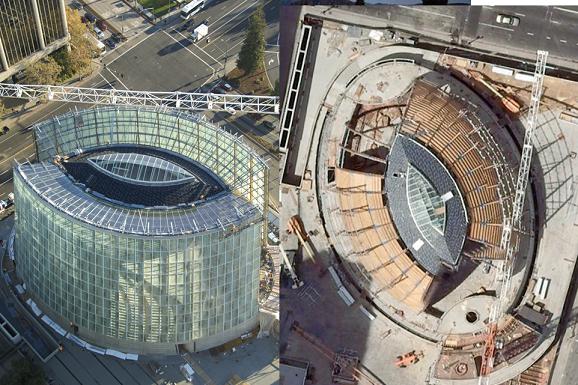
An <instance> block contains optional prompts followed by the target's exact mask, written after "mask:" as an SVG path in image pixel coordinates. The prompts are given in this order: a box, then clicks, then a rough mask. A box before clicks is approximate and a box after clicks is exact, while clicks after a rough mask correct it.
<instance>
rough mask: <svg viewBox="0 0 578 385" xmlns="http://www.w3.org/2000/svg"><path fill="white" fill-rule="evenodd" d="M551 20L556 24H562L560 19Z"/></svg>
mask: <svg viewBox="0 0 578 385" xmlns="http://www.w3.org/2000/svg"><path fill="white" fill-rule="evenodd" d="M550 21H551V22H552V23H554V24H560V22H559V21H558V20H550Z"/></svg>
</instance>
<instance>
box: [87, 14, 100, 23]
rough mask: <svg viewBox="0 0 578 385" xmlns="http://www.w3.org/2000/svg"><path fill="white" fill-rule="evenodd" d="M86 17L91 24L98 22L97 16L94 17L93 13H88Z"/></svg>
mask: <svg viewBox="0 0 578 385" xmlns="http://www.w3.org/2000/svg"><path fill="white" fill-rule="evenodd" d="M84 17H85V18H86V20H88V21H89V22H90V23H94V22H96V20H97V19H96V16H94V15H93V14H92V13H90V12H86V13H85V14H84Z"/></svg>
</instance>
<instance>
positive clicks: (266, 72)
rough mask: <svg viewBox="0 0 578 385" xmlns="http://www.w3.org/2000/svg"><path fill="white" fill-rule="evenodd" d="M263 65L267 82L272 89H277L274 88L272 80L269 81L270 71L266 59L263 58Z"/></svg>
mask: <svg viewBox="0 0 578 385" xmlns="http://www.w3.org/2000/svg"><path fill="white" fill-rule="evenodd" d="M271 60H273V59H271ZM263 64H264V65H265V69H264V71H265V76H266V77H267V82H269V86H270V87H271V89H273V88H275V87H273V83H271V79H269V74H268V72H269V71H267V63H265V58H263Z"/></svg>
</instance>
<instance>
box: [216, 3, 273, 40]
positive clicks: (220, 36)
mask: <svg viewBox="0 0 578 385" xmlns="http://www.w3.org/2000/svg"><path fill="white" fill-rule="evenodd" d="M271 1H272V0H269V1H266V2H265V3H264V4H263V7H266V6H267V5H269V3H271ZM251 6H253V4H251ZM248 9H249V7H247V8H245V10H243V12H241V13H239V14H238V15H237V16H235V17H233V18H232V19H231V20H229V21H228V22H227V23H225V24H223V25H221V26H220V27H219V28H216V29H215V30H213V31H212V32H210V33H209V36H211V34H212V33H214V32H216V31H217V30H219V29H220V28H221V27H224V26H225V25H226V24H228V23H230V22H232V21H233V20H234V19H236V18H237V17H238V16H241V15H242V14H243V13H244V12H245V11H246V10H248ZM245 21H247V18H245V19H242V20H240V21H239V22H238V23H237V24H235V25H233V26H232V27H231V28H229V29H228V30H226V31H225V32H223V34H221V35H219V36H217V37H216V38H212V37H211V42H210V43H209V44H207V45H206V46H205V48H206V47H208V46H209V45H211V44H213V43H214V42H216V41H217V40H219V39H221V38H222V37H223V36H225V35H226V34H227V33H229V31H231V30H233V29H234V28H235V27H237V26H238V25H239V24H241V23H244V22H245ZM241 32H244V31H241Z"/></svg>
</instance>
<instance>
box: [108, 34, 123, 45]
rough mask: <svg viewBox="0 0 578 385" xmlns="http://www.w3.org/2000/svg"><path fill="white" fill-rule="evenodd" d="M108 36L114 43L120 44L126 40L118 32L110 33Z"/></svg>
mask: <svg viewBox="0 0 578 385" xmlns="http://www.w3.org/2000/svg"><path fill="white" fill-rule="evenodd" d="M110 38H111V39H113V40H114V42H115V43H116V44H120V43H122V42H123V41H125V40H126V38H125V37H124V36H122V35H121V34H120V33H113V34H112V35H110Z"/></svg>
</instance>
